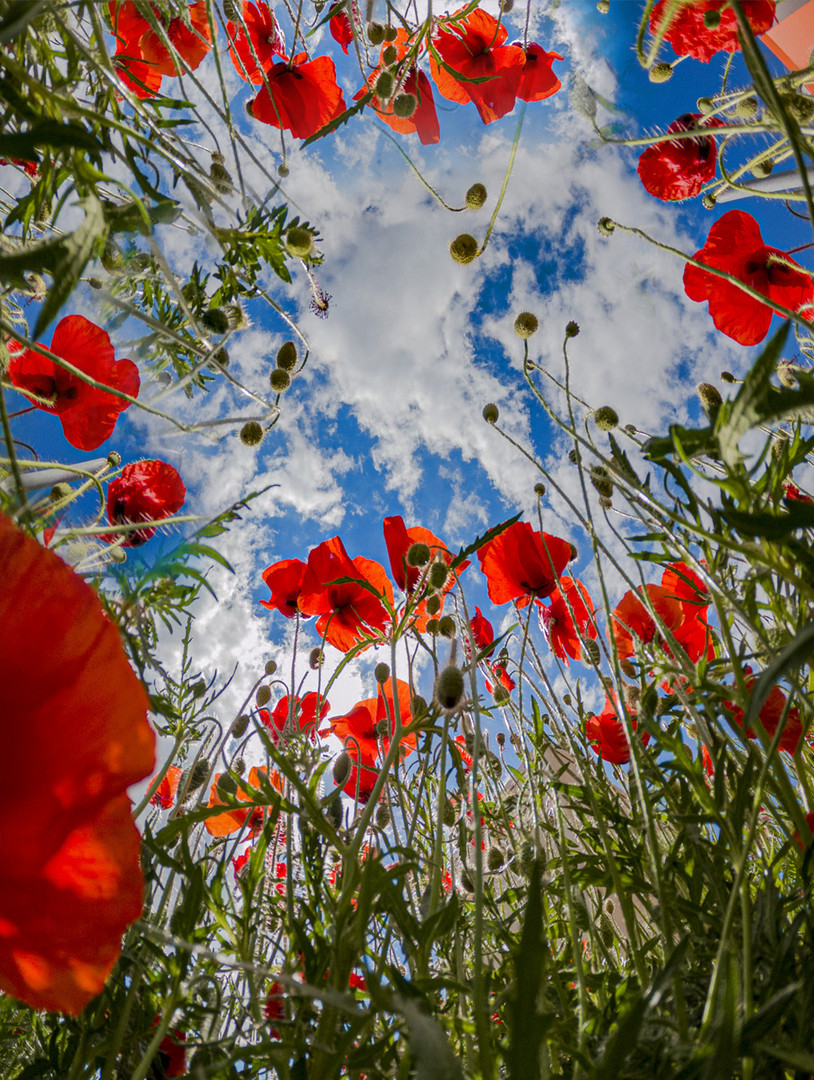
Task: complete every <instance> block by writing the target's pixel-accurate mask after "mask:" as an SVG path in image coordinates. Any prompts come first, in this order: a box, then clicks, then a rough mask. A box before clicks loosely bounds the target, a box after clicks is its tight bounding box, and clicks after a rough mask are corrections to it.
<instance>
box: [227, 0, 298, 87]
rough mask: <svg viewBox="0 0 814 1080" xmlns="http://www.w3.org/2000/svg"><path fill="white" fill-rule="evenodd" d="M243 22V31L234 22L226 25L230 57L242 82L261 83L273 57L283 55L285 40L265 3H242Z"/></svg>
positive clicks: (244, 0)
mask: <svg viewBox="0 0 814 1080" xmlns="http://www.w3.org/2000/svg"><path fill="white" fill-rule="evenodd" d="M243 22H244V23H245V29H244V28H243V27H242V26H240V25H238V24H236V23H233V22H227V24H226V36H227V37H228V38H229V55H230V56H231V58H232V63H233V64H234V65H235V70H236V71H237V73H238V75H239V76H240V77H241V79H243V81H244V82H250V83H262V81H263V72H264V71H265V70H266V68H268V67H271V63H272V59H273V57H274V56H283V57H284V56H285V37H284V35H283V32H282V30H281V29H280V24H279V23H278V22H277V20H276V19H275V17H274V12H273V11H272V10H271V8H270V7H269V6H268V4H267V3H265V0H258V2H257V3H256V4H252V3H249V2H248V0H243Z"/></svg>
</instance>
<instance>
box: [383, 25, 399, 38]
mask: <svg viewBox="0 0 814 1080" xmlns="http://www.w3.org/2000/svg"><path fill="white" fill-rule="evenodd" d="M398 36H399V32H398V29H397V28H396V27H395V26H385V28H384V40H385V41H395V40H396V38H397V37H398Z"/></svg>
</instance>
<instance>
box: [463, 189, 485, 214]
mask: <svg viewBox="0 0 814 1080" xmlns="http://www.w3.org/2000/svg"><path fill="white" fill-rule="evenodd" d="M465 202H466V206H467V209H468V210H480V208H481V207H482V206H483V204H484V203H485V202H486V188H485V187H484V185H483V184H473V185H472V187H471V188H470V189H469V191H467V193H466V199H465Z"/></svg>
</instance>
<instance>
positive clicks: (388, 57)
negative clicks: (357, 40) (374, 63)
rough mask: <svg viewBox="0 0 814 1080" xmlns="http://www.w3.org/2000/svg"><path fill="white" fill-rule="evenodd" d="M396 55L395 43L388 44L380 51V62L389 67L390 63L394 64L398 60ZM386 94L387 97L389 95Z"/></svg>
mask: <svg viewBox="0 0 814 1080" xmlns="http://www.w3.org/2000/svg"><path fill="white" fill-rule="evenodd" d="M398 57H399V54H398V51H397V49H396V47H395V45H388V46H387V48H386V49H385V50H384V52H383V53H382V63H384V64H386V65H387V66H388V67H390V65H391V64H395V62H396V60H398ZM387 96H388V97H389V96H390V95H389V94H388V95H387Z"/></svg>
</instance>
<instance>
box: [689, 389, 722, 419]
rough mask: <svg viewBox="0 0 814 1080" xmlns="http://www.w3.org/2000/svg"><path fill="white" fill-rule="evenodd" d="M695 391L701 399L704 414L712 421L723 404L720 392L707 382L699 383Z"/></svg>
mask: <svg viewBox="0 0 814 1080" xmlns="http://www.w3.org/2000/svg"><path fill="white" fill-rule="evenodd" d="M695 389H696V391H697V393H698V397H699V398H700V399H701V405H702V406H703V408H704V412H705V413H706V414H707V416H709V417H710V419H713V418H714V416H715V414H716V413H717V412H718V410H719V409H720V407H721V405H722V403H723V398H722V397H721V391H720V390H719V389H718V387H717V386H713V385H712V383H708V382H702V383H699V384H698V386H696V388H695Z"/></svg>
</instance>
